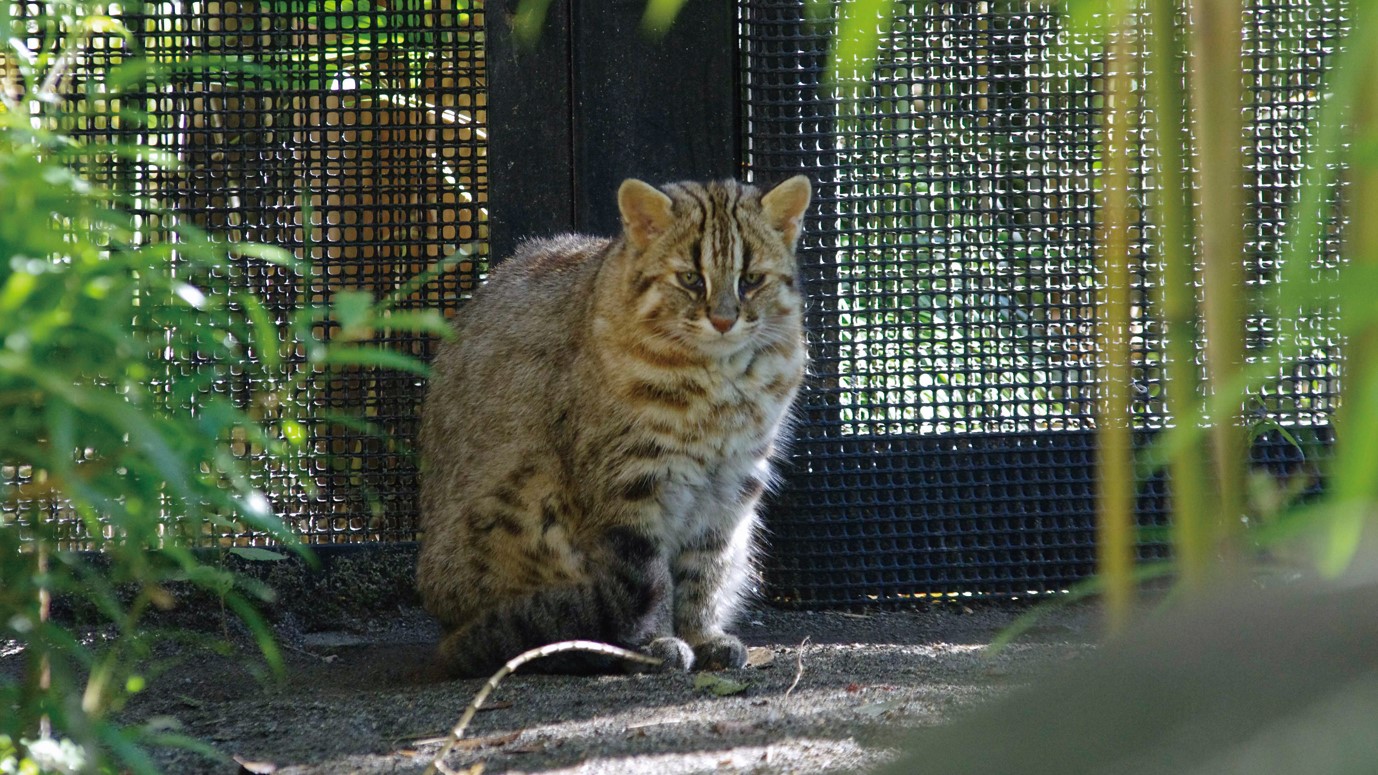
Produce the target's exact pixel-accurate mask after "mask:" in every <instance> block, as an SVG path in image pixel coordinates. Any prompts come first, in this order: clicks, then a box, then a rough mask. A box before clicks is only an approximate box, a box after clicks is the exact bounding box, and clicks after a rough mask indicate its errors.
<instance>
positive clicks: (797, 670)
mask: <svg viewBox="0 0 1378 775" xmlns="http://www.w3.org/2000/svg"><path fill="white" fill-rule="evenodd" d="M808 642H809V636H807V635H805V636H804V639H803V640H801V641H799V649H798V652H797V653H796V654H795V656H796V657H797V659H798V661H797V662H795V665H794V683H792V684H790V685H789V688H788V689H786V690H785V699H787V700H788V699H789V696H790V693H791V692H793V691H794V687H796V686H798V685H799V679H800V678H803V677H804V646H806V645H808Z"/></svg>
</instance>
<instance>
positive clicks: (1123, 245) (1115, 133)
mask: <svg viewBox="0 0 1378 775" xmlns="http://www.w3.org/2000/svg"><path fill="white" fill-rule="evenodd" d="M1121 18H1122V22H1121V24H1120V25H1119V26H1118V29H1116V30H1115V31H1114V32H1113V33H1112V36H1113V37H1112V40H1111V43H1110V47H1109V49H1108V51H1107V52H1106V53H1107V56H1106V65H1105V67H1106V73H1105V112H1104V122H1105V124H1104V137H1105V140H1104V142H1103V143H1102V150H1101V158H1102V160H1103V162H1102V164H1103V169H1104V182H1103V184H1102V186H1101V207H1100V216H1101V217H1100V221H1101V234H1100V238H1099V239H1098V240H1097V244H1098V245H1099V246H1100V264H1101V267H1102V271H1103V272H1104V279H1103V281H1102V283H1101V292H1100V303H1099V305H1098V306H1099V311H1098V313H1097V315H1096V338H1097V340H1098V341H1097V344H1098V349H1099V351H1100V356H1101V359H1102V361H1101V363H1102V365H1101V368H1100V379H1099V380H1098V382H1099V386H1100V392H1099V396H1100V407H1099V409H1100V411H1099V413H1098V415H1097V416H1098V418H1099V419H1098V421H1099V432H1098V437H1099V445H1098V448H1099V453H1098V454H1099V460H1098V465H1099V472H1098V475H1097V482H1098V484H1099V493H1098V498H1099V503H1098V521H1097V537H1096V554H1097V558H1096V559H1097V567H1098V571H1099V576H1100V578H1101V579H1102V583H1103V587H1104V593H1105V613H1106V621H1105V628H1106V632H1107V634H1109V635H1114V634H1116V633H1118V632H1120V631H1121V630H1123V629H1124V627H1125V626H1126V625H1127V624H1128V623H1129V618H1130V615H1131V614H1132V612H1133V608H1134V575H1133V574H1134V481H1135V480H1134V457H1133V455H1134V453H1133V438H1132V432H1131V429H1130V417H1129V415H1130V408H1129V379H1130V368H1131V367H1130V351H1129V325H1130V271H1129V264H1130V255H1129V225H1130V223H1132V222H1133V221H1134V218H1133V217H1132V215H1131V212H1130V208H1131V204H1130V201H1129V185H1130V175H1129V157H1130V153H1129V149H1130V147H1131V146H1130V143H1131V141H1132V138H1131V128H1130V124H1131V122H1132V120H1133V106H1132V104H1131V102H1132V100H1133V88H1134V84H1133V78H1134V73H1133V70H1132V68H1133V64H1134V59H1133V56H1132V52H1131V50H1130V44H1131V42H1132V41H1133V34H1132V30H1133V27H1132V24H1133V20H1132V17H1130V16H1129V15H1128V14H1123V15H1122V17H1121Z"/></svg>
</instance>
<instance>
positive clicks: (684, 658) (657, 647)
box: [626, 637, 694, 673]
mask: <svg viewBox="0 0 1378 775" xmlns="http://www.w3.org/2000/svg"><path fill="white" fill-rule="evenodd" d="M637 651H640V652H641V653H642V654H645V655H646V656H648V657H655V658H656V659H659V660H660V664H659V665H647V664H644V663H641V662H631V661H628V662H627V663H626V664H627V671H628V672H631V673H670V672H677V671H684V670H688V669H690V668H692V667H693V666H694V650H693V649H691V648H689V644H688V643H685V642H684V641H682V640H680V639H679V638H675V637H664V638H656V639H655V640H653V641H651V642H650V643H647V644H646V645H644V646H642V647H641V648H639V649H637Z"/></svg>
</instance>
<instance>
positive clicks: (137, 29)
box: [0, 0, 488, 546]
mask: <svg viewBox="0 0 1378 775" xmlns="http://www.w3.org/2000/svg"><path fill="white" fill-rule="evenodd" d="M19 7H20V9H21V12H27V13H28V14H30V15H31V16H33V17H35V18H37V17H38V16H39V15H40V13H41V6H40V5H39V4H37V3H31V4H28V5H20V6H19ZM119 20H120V22H121V23H122V24H123V25H124V26H125V27H126V28H128V29H129V30H130V31H131V33H132V39H131V40H128V41H126V40H124V39H122V38H121V37H120V36H119V35H115V34H110V35H106V36H97V37H96V38H95V39H94V40H93V41H92V43H91V45H89V46H88V47H87V48H86V50H85V51H84V52H83V54H82V57H81V62H80V64H79V66H78V68H77V69H76V71H75V72H74V74H73V77H71V78H70V79H69V80H68V83H67V84H66V86H65V88H64V95H63V96H64V98H65V99H66V101H67V105H68V108H69V109H68V111H67V112H68V114H69V115H70V119H69V124H70V126H69V129H70V131H71V132H72V133H73V134H75V135H77V136H78V137H80V138H82V139H84V140H88V141H91V142H92V143H93V145H94V144H98V143H118V144H122V145H125V146H126V147H130V146H132V147H141V146H156V147H158V148H160V149H163V150H165V151H167V152H169V153H171V154H172V155H173V156H175V158H176V161H177V162H178V163H177V165H176V166H175V168H169V167H157V166H150V165H144V164H137V163H133V162H130V161H127V160H126V157H122V156H115V157H113V158H108V157H104V156H95V157H92V158H91V159H89V160H88V163H87V165H86V166H87V169H86V171H87V173H88V174H90V175H91V176H92V177H94V178H96V179H97V180H98V181H100V182H104V183H107V184H117V187H118V188H119V190H122V191H125V192H128V193H129V194H130V195H131V197H132V199H131V202H132V206H133V207H134V208H135V209H136V210H139V211H141V212H142V213H143V221H142V226H143V227H144V228H145V229H146V230H147V235H148V237H149V238H158V237H159V236H161V237H162V238H168V237H169V236H170V231H169V230H170V228H171V226H172V224H171V223H167V222H164V220H165V219H164V218H163V216H160V215H158V214H157V213H158V212H159V210H156V209H155V208H154V207H153V203H154V202H157V203H158V204H159V205H160V206H161V207H162V208H166V209H167V210H171V211H174V212H176V213H177V217H179V218H182V219H185V220H186V221H187V222H189V223H191V224H194V225H196V226H199V227H201V228H203V229H205V230H207V231H209V232H211V233H213V234H215V235H217V236H218V237H220V238H223V239H224V240H226V241H232V242H236V243H238V242H245V241H253V242H261V243H266V244H269V245H273V246H277V247H281V248H285V249H287V250H290V251H292V252H293V253H295V254H296V255H297V256H299V257H301V258H306V259H310V265H311V271H310V273H309V275H307V276H305V277H303V276H300V275H298V274H296V273H294V272H292V271H289V270H288V269H286V268H283V267H280V266H276V265H272V264H267V263H264V262H256V261H249V260H245V261H242V262H241V263H239V264H237V265H235V266H234V267H233V268H232V270H231V276H230V277H228V278H225V279H226V280H227V285H228V286H234V287H238V288H243V289H250V290H252V291H254V292H255V293H256V294H257V295H258V297H259V298H261V299H262V300H263V301H264V303H265V305H266V307H267V309H268V312H269V313H270V314H271V315H272V316H274V317H275V318H276V319H277V322H278V323H280V324H282V323H285V322H286V321H287V320H288V318H289V316H290V315H291V314H292V313H293V311H294V309H295V308H296V307H297V306H298V305H299V304H300V303H303V302H307V303H320V302H324V301H327V300H328V299H329V298H330V297H331V295H332V294H335V293H338V292H340V291H344V290H356V291H366V292H368V293H370V294H372V295H374V296H375V297H378V298H381V297H383V296H385V295H387V294H389V293H392V292H394V291H396V290H397V289H398V288H399V287H400V286H402V285H403V284H404V283H406V282H407V281H408V280H410V279H412V278H413V277H415V276H416V275H417V274H419V273H420V272H422V271H424V270H425V269H427V268H428V267H430V266H432V265H433V264H435V263H436V262H437V261H439V260H441V259H442V258H444V257H446V256H448V255H450V254H452V253H454V252H455V251H457V250H464V251H468V252H469V253H470V254H471V255H470V258H469V260H467V261H463V262H461V263H459V264H458V265H457V267H456V268H455V269H454V270H453V271H451V272H448V273H446V274H445V275H444V276H443V277H441V278H438V279H436V280H434V281H432V282H430V283H428V284H427V285H425V286H424V287H423V288H421V289H420V290H419V291H417V292H416V293H413V294H412V295H410V296H409V297H407V298H405V299H402V300H401V301H400V302H399V304H398V305H397V308H398V309H401V310H408V309H422V308H432V309H434V308H439V309H445V310H453V309H454V308H455V307H456V306H457V304H458V302H459V300H460V299H461V298H462V297H463V296H464V295H465V294H466V293H467V292H468V291H469V290H471V289H472V288H473V287H474V285H475V284H476V283H477V282H478V281H479V279H480V277H481V275H482V273H483V271H484V267H485V262H486V249H485V247H484V245H485V238H486V220H487V212H486V201H487V174H488V173H487V169H486V153H485V152H486V144H487V143H486V141H487V136H486V131H487V130H486V115H485V111H486V95H487V88H486V68H485V58H484V53H485V51H484V32H483V30H484V23H483V21H484V20H483V13H482V4H481V3H478V2H474V3H471V2H469V0H454V1H453V2H432V1H431V0H395V1H391V2H385V3H383V2H371V1H370V0H360V1H359V2H352V3H336V2H327V1H326V0H261V1H260V0H200V1H199V2H188V3H182V2H175V3H174V2H150V3H146V4H142V5H134V4H131V5H129V6H127V7H125V9H124V10H123V12H122V13H120V15H119ZM140 54H141V55H142V58H141V60H140V61H141V62H142V64H140V65H139V69H138V70H130V68H129V67H127V65H129V64H130V63H132V62H133V61H135V57H136V56H137V55H140ZM122 66H126V67H125V68H124V69H123V70H121V67H122ZM97 76H99V77H97ZM112 78H121V79H128V80H130V81H131V82H132V84H133V85H132V87H131V86H128V85H126V86H125V88H123V89H122V90H121V91H120V92H119V96H118V97H113V96H109V95H111V94H113V92H112V91H109V90H106V89H105V88H103V86H102V85H103V84H107V83H108V82H109V81H110V79H112ZM141 208H144V209H142V210H141ZM321 333H322V335H323V336H324V337H325V338H327V339H328V338H330V337H331V336H332V335H334V333H335V332H334V331H333V330H330V329H328V328H327V329H323V330H322V331H321ZM379 340H380V343H381V344H384V345H386V346H387V347H389V348H391V349H393V350H396V351H399V352H402V353H406V354H409V355H412V356H415V357H417V358H419V359H421V360H423V361H428V360H429V359H430V356H431V350H432V347H433V341H432V340H431V339H430V338H427V337H422V336H418V335H413V334H410V333H407V334H395V335H393V334H388V333H386V332H385V333H384V334H382V335H381V336H380V337H379ZM197 368H198V364H195V363H169V364H168V366H167V369H168V370H167V373H166V374H163V375H155V376H154V377H153V378H154V379H155V380H159V379H161V380H179V379H188V378H191V377H193V376H194V375H195V374H196V370H197ZM300 368H302V363H300V362H297V363H289V364H287V366H286V367H285V369H284V371H285V370H286V369H300ZM213 389H215V390H218V391H222V392H226V393H229V394H230V395H232V396H235V397H236V398H237V399H239V400H241V401H248V400H250V395H251V391H250V390H249V386H248V385H247V384H245V383H244V380H243V379H241V378H240V377H239V375H238V374H236V373H234V372H233V371H232V373H231V374H230V375H229V378H228V379H225V380H222V381H221V382H220V383H219V384H217V385H215V386H214V388H213ZM422 389H423V385H422V381H421V379H420V378H418V377H417V376H416V375H413V374H409V373H405V372H401V371H396V370H391V369H387V368H381V367H374V366H356V367H344V368H339V369H333V370H330V371H328V372H327V371H325V370H318V373H313V374H311V375H309V377H308V378H307V379H306V380H305V382H304V387H303V389H302V391H301V394H300V400H301V401H304V402H311V403H313V404H314V405H315V406H316V407H317V411H316V412H315V415H316V417H317V418H318V419H316V420H314V421H313V424H312V426H311V427H309V428H307V429H306V432H307V433H308V434H309V438H310V442H309V444H308V445H307V448H306V451H305V453H304V455H303V459H302V460H301V465H300V466H293V467H290V468H289V469H287V470H281V471H276V472H274V473H273V474H270V475H269V477H270V478H273V479H275V480H276V481H269V482H263V483H262V485H263V487H264V489H265V490H267V491H269V492H270V493H272V494H273V495H274V499H275V501H276V502H275V504H274V505H275V507H276V510H277V512H278V513H279V515H280V516H282V517H283V519H284V521H286V522H287V523H288V524H289V525H290V526H292V527H293V528H295V529H296V530H297V531H298V532H299V533H300V534H301V535H302V536H303V538H304V539H305V540H307V541H309V542H314V543H350V542H360V541H395V540H412V539H415V538H416V536H417V532H416V530H417V528H416V518H415V513H416V503H415V493H416V485H415V479H416V472H417V463H416V460H415V458H414V455H413V453H412V452H411V450H410V440H411V439H412V438H413V437H414V436H415V433H416V424H417V421H416V415H417V407H418V405H419V402H420V397H421V391H422ZM237 446H238V448H237V452H238V453H239V454H241V455H246V456H252V455H255V454H257V450H256V449H255V447H254V446H253V445H252V444H251V443H250V442H248V441H246V442H244V443H241V444H238V445H237ZM0 475H4V476H6V477H7V478H9V479H11V480H20V479H22V478H23V477H24V476H26V475H28V472H23V471H19V470H17V469H16V470H12V471H6V472H0ZM53 509H54V513H53V516H54V519H58V520H67V521H69V522H70V526H71V533H70V535H71V539H72V542H73V545H76V546H79V545H80V544H81V540H80V539H81V535H82V531H83V530H84V529H86V528H85V526H84V525H83V524H82V523H81V522H80V521H79V520H75V519H67V515H64V514H63V513H62V510H61V506H60V504H54V506H53ZM208 540H211V541H215V540H218V541H220V542H221V543H236V544H246V543H257V542H259V541H261V540H264V539H263V536H262V535H261V534H257V533H255V532H253V531H250V530H247V529H246V530H245V531H243V532H241V533H239V534H234V535H225V536H216V537H208Z"/></svg>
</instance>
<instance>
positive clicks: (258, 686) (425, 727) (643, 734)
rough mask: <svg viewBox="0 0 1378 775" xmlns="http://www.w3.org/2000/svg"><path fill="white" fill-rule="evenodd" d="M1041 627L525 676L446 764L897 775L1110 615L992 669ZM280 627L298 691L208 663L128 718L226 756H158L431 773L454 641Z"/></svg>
mask: <svg viewBox="0 0 1378 775" xmlns="http://www.w3.org/2000/svg"><path fill="white" fill-rule="evenodd" d="M1025 610H1027V607H1026V606H1023V605H1019V604H993V603H982V604H973V605H971V606H967V605H962V604H960V603H944V604H939V605H934V606H932V607H931V608H928V609H926V610H918V611H904V612H878V613H872V614H863V615H858V614H847V613H838V612H798V611H779V610H773V609H757V610H754V611H752V612H750V613H749V615H748V616H747V617H746V619H745V620H744V623H743V625H742V627H741V628H740V634H741V635H742V637H743V639H744V640H745V641H746V642H747V644H748V645H749V646H752V647H753V659H754V661H758V662H762V663H763V664H760V665H758V666H755V667H749V668H746V669H744V670H738V671H726V672H722V673H714V674H661V675H625V676H622V675H619V676H602V677H592V678H590V677H572V676H550V675H536V674H532V675H522V674H518V675H514V676H512V677H510V678H508V679H507V680H506V681H504V682H503V683H502V684H501V686H500V687H499V688H498V689H497V691H496V692H494V693H493V695H492V696H491V697H490V698H489V701H488V708H489V709H487V710H485V711H483V712H481V713H479V714H478V716H477V717H476V718H475V720H474V722H473V723H472V724H471V725H470V728H469V731H468V733H467V734H466V738H467V739H466V741H465V742H464V744H463V745H462V746H461V747H460V748H458V749H457V750H456V751H455V752H454V753H452V754H451V755H450V756H449V757H448V759H447V764H448V765H449V767H451V768H452V769H454V770H457V771H461V772H477V771H478V770H477V769H473V768H475V767H478V766H479V765H481V769H482V771H483V772H488V773H493V772H552V773H587V774H593V773H619V774H622V773H633V774H634V773H647V774H648V775H671V774H672V773H689V772H707V771H739V772H857V771H862V770H866V769H869V768H872V767H875V766H877V765H879V764H882V763H884V762H886V761H888V760H890V759H891V758H893V757H894V755H895V752H896V746H897V745H898V743H897V740H898V738H899V737H901V736H903V735H905V734H906V733H909V734H910V735H912V730H914V729H915V728H924V727H932V726H935V725H938V724H942V723H943V722H945V721H947V720H949V719H951V718H952V717H953V716H954V715H955V714H958V713H960V712H962V711H963V710H964V709H967V708H970V707H973V706H975V705H977V704H979V703H981V702H982V701H983V700H986V699H988V698H991V697H993V696H996V695H1001V694H1004V693H1006V692H1007V691H1008V690H1009V689H1010V688H1011V687H1013V686H1016V685H1019V684H1022V683H1025V682H1026V681H1027V680H1028V679H1029V677H1030V676H1031V675H1033V674H1034V673H1036V672H1037V671H1038V670H1039V669H1040V667H1041V666H1044V665H1047V664H1049V663H1055V662H1060V661H1063V660H1065V659H1066V658H1068V657H1070V656H1073V655H1075V654H1078V653H1081V652H1083V651H1085V650H1086V649H1087V648H1088V646H1087V644H1088V642H1089V641H1090V640H1091V638H1092V635H1093V633H1094V623H1095V618H1094V611H1093V610H1092V609H1090V608H1087V607H1073V608H1069V609H1066V610H1062V611H1058V612H1053V613H1050V614H1048V615H1047V616H1046V617H1045V618H1044V619H1043V620H1041V623H1040V625H1039V626H1038V627H1037V628H1035V630H1034V631H1032V632H1031V633H1030V634H1029V636H1028V637H1026V638H1024V639H1023V640H1022V641H1021V642H1020V643H1019V644H1016V645H1014V646H1011V647H1009V648H1007V649H1005V650H1003V651H1001V652H1000V653H998V654H995V655H993V656H992V655H989V654H988V653H987V651H988V649H987V644H989V642H990V640H991V638H992V637H994V636H995V635H996V634H997V633H998V632H1000V631H1001V629H1003V628H1004V627H1006V626H1007V625H1008V624H1009V623H1010V622H1011V621H1013V619H1014V618H1015V617H1016V616H1018V615H1019V614H1020V613H1022V612H1024V611H1025ZM279 626H280V629H281V630H282V639H283V642H284V644H285V645H286V647H285V650H284V654H285V657H286V661H287V667H288V670H287V675H286V676H285V677H284V678H283V679H281V680H279V681H262V680H259V679H258V678H256V675H257V674H258V673H260V672H261V670H259V671H256V670H255V669H254V668H252V666H246V664H245V662H244V660H242V659H240V660H236V659H230V658H224V657H215V656H202V655H198V656H195V657H194V658H192V659H188V660H184V661H182V662H180V663H178V664H176V665H175V666H174V667H173V668H172V669H170V670H169V671H168V672H167V673H166V674H164V675H162V676H160V677H159V678H158V679H157V680H155V681H153V682H152V684H151V688H150V689H149V690H148V691H147V692H145V693H144V694H142V695H140V696H139V697H138V698H137V702H135V703H133V704H131V706H130V707H129V708H128V709H127V710H126V715H127V716H128V718H129V719H130V720H134V721H150V720H152V721H153V723H155V724H157V725H159V726H162V727H164V728H168V729H172V730H176V731H180V732H181V733H183V734H186V735H190V736H192V737H195V738H198V739H200V740H203V741H205V742H207V743H209V744H210V745H211V746H213V747H214V748H215V749H216V750H217V751H219V752H221V753H222V754H223V755H224V757H225V758H224V759H222V760H221V761H218V762H216V761H211V760H208V759H205V758H203V757H201V756H200V755H198V754H193V753H190V752H188V751H179V750H166V751H160V752H158V758H159V761H160V763H161V764H162V765H163V766H164V768H165V769H166V771H167V772H169V773H198V772H206V773H236V772H250V773H260V772H276V773H297V774H302V775H304V774H306V773H393V772H401V773H419V772H422V771H424V769H425V768H426V765H427V764H428V763H429V762H430V760H431V758H432V757H433V756H434V755H435V754H436V752H437V751H438V750H439V749H440V745H441V740H440V738H442V737H443V735H444V734H445V733H446V730H448V729H449V728H450V727H451V726H452V725H453V724H454V723H455V721H456V720H457V719H458V718H459V716H460V714H461V712H462V711H463V709H464V707H465V705H467V704H468V703H469V701H470V699H471V698H472V697H473V695H474V694H475V692H476V691H477V690H478V689H479V687H480V686H481V684H482V681H480V680H446V679H444V678H443V677H442V676H440V675H439V674H438V673H437V671H436V670H435V669H434V666H433V665H432V664H431V656H430V655H431V651H432V649H433V648H434V644H435V641H436V638H437V635H438V633H437V631H436V629H435V627H434V625H433V624H432V623H431V621H430V620H429V619H428V618H427V617H426V616H425V615H424V614H423V613H421V612H420V611H416V610H404V611H401V612H398V613H397V614H396V615H388V616H376V617H374V618H373V620H371V621H367V622H358V623H356V624H355V625H353V626H351V627H349V628H348V630H347V631H346V630H343V629H341V630H333V631H317V632H311V633H303V632H301V631H300V629H297V631H293V627H292V621H291V617H288V618H287V620H286V621H284V622H279ZM703 675H709V676H711V677H710V678H703V677H701V676H703ZM704 681H708V682H710V684H711V685H708V686H704V685H702V683H703V682H704ZM714 689H718V690H720V691H723V692H725V693H724V694H723V695H722V696H719V695H717V694H715V693H714ZM236 759H237V760H238V762H240V763H236V762H235V761H234V760H236Z"/></svg>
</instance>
